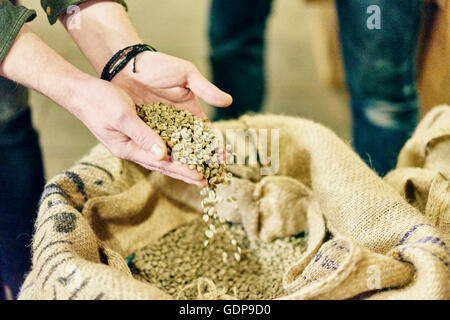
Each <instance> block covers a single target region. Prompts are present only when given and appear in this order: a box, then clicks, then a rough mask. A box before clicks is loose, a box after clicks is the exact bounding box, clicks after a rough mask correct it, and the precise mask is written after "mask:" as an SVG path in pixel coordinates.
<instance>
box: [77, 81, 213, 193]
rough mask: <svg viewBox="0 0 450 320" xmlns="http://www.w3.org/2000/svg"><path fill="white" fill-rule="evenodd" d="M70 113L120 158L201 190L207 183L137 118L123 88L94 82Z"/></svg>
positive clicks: (86, 84)
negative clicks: (196, 186)
mask: <svg viewBox="0 0 450 320" xmlns="http://www.w3.org/2000/svg"><path fill="white" fill-rule="evenodd" d="M88 82H89V83H85V86H84V88H85V89H84V90H83V94H82V95H81V96H80V95H77V97H76V99H74V100H75V101H76V106H72V107H71V108H70V110H71V111H72V112H73V113H74V114H75V116H77V117H78V118H79V119H80V120H81V121H82V122H83V123H84V124H85V125H86V126H87V127H88V128H89V130H90V131H91V132H92V133H93V134H94V135H95V136H96V137H97V139H98V140H99V141H100V142H101V143H102V144H103V145H105V147H106V148H108V150H109V151H110V152H111V153H112V154H113V155H115V156H116V157H118V158H121V159H126V160H130V161H133V162H135V163H138V164H140V165H141V166H143V167H145V168H147V169H150V170H155V171H159V172H161V173H163V174H165V175H168V176H170V177H173V178H175V179H179V180H183V181H185V182H187V183H191V184H196V185H198V186H200V187H203V186H205V185H206V180H205V179H204V177H203V176H202V175H201V174H199V173H198V172H197V171H196V170H192V169H189V167H188V166H187V165H185V164H182V163H180V162H175V161H173V160H172V159H171V158H170V157H169V156H168V154H167V148H166V145H165V143H164V142H163V141H162V139H161V137H160V136H159V135H158V134H157V133H155V132H154V131H153V130H151V129H150V128H149V127H148V126H147V125H146V124H145V123H144V122H143V121H142V120H141V119H140V118H139V117H138V116H137V114H136V110H135V104H134V101H133V100H132V99H131V98H130V97H129V96H128V95H127V94H126V93H125V92H124V91H123V90H122V89H120V88H118V87H116V86H115V85H113V84H111V83H108V82H106V81H103V80H98V79H90V80H88Z"/></svg>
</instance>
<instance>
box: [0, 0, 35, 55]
mask: <svg viewBox="0 0 450 320" xmlns="http://www.w3.org/2000/svg"><path fill="white" fill-rule="evenodd" d="M35 17H36V11H34V10H29V9H27V8H25V7H23V6H14V5H12V4H11V3H10V2H9V0H0V63H2V61H3V59H4V58H5V56H6V54H7V53H8V51H9V48H11V46H12V44H13V42H14V40H15V39H16V37H17V34H18V33H19V31H20V29H21V28H22V26H23V24H24V23H25V22H28V21H31V20H33V19H34V18H35Z"/></svg>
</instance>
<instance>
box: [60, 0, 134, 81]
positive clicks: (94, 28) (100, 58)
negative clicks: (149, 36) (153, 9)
mask: <svg viewBox="0 0 450 320" xmlns="http://www.w3.org/2000/svg"><path fill="white" fill-rule="evenodd" d="M79 7H80V9H81V11H80V13H78V14H79V15H80V16H79V17H78V18H77V19H78V21H79V22H80V28H71V27H70V24H71V20H70V19H71V15H68V14H66V15H63V16H61V22H62V23H63V25H64V26H65V28H66V29H67V31H68V32H69V33H70V35H71V36H72V38H73V39H74V41H75V42H76V43H77V45H78V46H79V48H80V49H81V51H82V52H83V53H84V55H85V56H86V57H87V58H88V60H89V61H90V63H91V65H92V66H93V67H94V69H95V71H96V72H97V74H99V75H100V74H101V72H102V69H103V67H104V66H105V64H106V63H107V62H108V60H109V59H110V58H111V57H112V56H113V55H114V54H115V53H116V52H117V51H119V50H120V49H123V48H125V47H127V46H130V45H134V44H137V43H141V42H142V40H141V39H140V38H139V36H138V34H137V32H136V29H135V28H134V26H133V25H132V23H131V21H130V19H129V17H128V14H127V13H126V11H125V9H124V7H123V6H122V5H121V4H120V3H117V2H115V1H108V0H91V1H87V2H84V3H82V4H80V5H79ZM72 18H73V17H72Z"/></svg>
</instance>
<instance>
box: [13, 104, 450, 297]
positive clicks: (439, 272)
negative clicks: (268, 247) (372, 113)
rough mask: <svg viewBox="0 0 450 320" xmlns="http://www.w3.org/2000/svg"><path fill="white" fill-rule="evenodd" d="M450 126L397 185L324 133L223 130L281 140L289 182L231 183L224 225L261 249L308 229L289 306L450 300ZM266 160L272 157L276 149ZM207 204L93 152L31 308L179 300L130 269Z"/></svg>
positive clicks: (78, 169) (47, 252)
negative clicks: (147, 248) (47, 302)
mask: <svg viewBox="0 0 450 320" xmlns="http://www.w3.org/2000/svg"><path fill="white" fill-rule="evenodd" d="M449 116H450V108H449V107H441V108H438V109H436V110H433V111H432V112H431V113H430V114H429V115H428V116H427V117H426V118H425V119H424V120H423V122H422V124H421V125H420V126H419V127H418V129H417V132H416V133H415V135H414V137H413V138H412V139H411V140H410V142H409V143H408V144H407V145H406V146H405V149H404V150H403V151H402V154H401V155H400V160H399V169H398V170H396V171H394V172H392V173H391V174H390V175H389V176H388V177H386V180H385V181H383V180H382V179H381V178H379V177H378V176H377V175H376V174H375V173H374V172H373V171H372V170H370V169H369V168H368V167H367V166H366V165H365V164H364V163H363V162H362V161H361V160H360V159H359V157H358V156H357V155H356V154H355V153H354V152H353V151H352V150H351V149H350V148H349V147H348V146H347V145H346V144H344V143H343V142H342V141H340V140H339V139H338V138H337V137H336V136H335V135H334V134H333V133H332V132H330V131H329V130H328V129H326V128H324V127H322V126H320V125H318V124H316V123H313V122H311V121H307V120H303V119H297V118H292V117H284V116H274V115H264V116H254V117H249V116H244V117H242V118H241V119H239V120H238V121H229V122H222V123H217V124H216V126H217V127H218V128H219V129H221V130H222V131H223V132H225V130H226V129H227V128H241V129H244V130H246V129H249V128H253V129H256V131H255V132H256V135H257V137H256V138H260V137H259V133H258V132H259V131H258V129H268V130H270V129H279V145H278V147H279V170H278V172H277V175H275V176H263V175H261V174H260V173H261V169H262V168H263V167H264V166H260V165H258V164H255V165H251V166H240V165H235V166H233V167H232V171H233V173H234V175H235V177H234V178H233V180H232V183H231V184H230V185H228V186H227V185H223V186H220V188H219V189H218V193H219V195H221V196H222V197H226V196H228V195H230V194H231V195H233V196H235V197H236V198H237V199H238V200H237V201H238V203H237V204H238V205H236V204H227V203H224V204H222V205H221V206H220V208H219V213H220V214H221V215H223V216H225V217H227V218H229V219H230V220H232V221H234V222H236V223H242V224H243V225H244V227H245V228H246V230H247V232H248V234H249V235H250V236H252V237H254V238H256V239H260V241H270V240H272V239H274V238H276V237H281V236H285V235H289V234H294V233H297V232H299V231H301V230H306V231H307V233H308V249H307V252H306V253H305V254H304V256H303V257H302V259H301V260H300V261H298V262H297V263H295V264H294V265H292V266H291V267H290V268H289V269H288V270H286V274H285V276H284V279H283V282H284V287H285V289H286V292H287V293H288V295H287V296H285V297H283V298H285V299H345V298H352V297H359V298H368V297H369V298H379V299H387V298H389V299H394V298H402V299H403V298H407V299H448V298H450V266H449V261H450V251H449V248H448V244H447V243H448V238H449V229H448V226H449V208H450V207H449V202H450V189H449V184H448V166H449V161H450V160H449V159H450V158H449V157H445V155H444V154H445V153H447V154H448V152H449V145H448V144H449V141H450V140H449V138H448V135H449V132H450V117H449ZM238 136H239V134H238ZM424 137H427V138H424ZM241 138H242V139H245V137H243V136H242V137H241ZM250 140H251V139H250ZM257 140H258V139H255V140H253V142H255V141H257ZM256 145H257V144H256ZM268 145H269V146H271V144H270V143H269V144H268ZM251 150H252V148H247V151H248V152H251ZM259 151H261V152H260V157H259V158H262V159H264V158H265V156H268V155H270V154H271V153H272V151H274V150H271V148H267V150H263V149H261V148H260V150H259ZM387 182H388V183H389V184H391V185H389V184H388V183H387ZM408 202H410V203H408ZM199 204H200V196H199V190H198V189H197V188H196V187H192V186H187V185H186V184H184V183H182V182H179V181H175V180H173V179H170V178H167V177H164V176H162V175H160V174H158V173H149V172H147V171H146V170H144V169H142V168H140V167H139V166H137V165H135V164H132V163H130V162H127V161H122V160H119V159H116V158H114V157H113V156H111V155H110V154H109V152H107V151H106V150H105V149H104V148H103V147H101V146H98V147H96V148H94V149H93V150H92V152H91V153H90V154H89V155H87V156H86V157H85V158H83V159H82V160H81V161H80V162H79V163H78V164H76V165H75V166H74V167H73V168H71V169H70V170H69V171H67V172H65V173H62V174H60V175H58V176H57V177H55V178H54V179H52V180H51V181H50V183H49V184H48V185H47V186H46V189H45V192H44V194H43V196H42V201H41V205H40V209H39V215H38V219H37V221H36V233H35V235H34V240H33V245H32V250H33V268H32V270H31V272H30V274H29V275H28V276H27V278H26V281H25V283H24V285H23V287H22V291H21V294H20V298H21V299H170V298H172V297H170V296H168V295H167V294H165V293H164V292H162V291H161V290H159V289H156V288H154V287H152V286H150V285H149V284H146V283H143V282H139V281H137V280H135V279H134V278H133V277H132V276H131V273H130V271H129V269H128V267H127V265H126V264H125V262H124V258H125V257H127V256H128V255H129V254H131V253H132V252H134V251H135V250H136V249H138V248H140V247H142V246H143V245H145V244H147V243H149V242H151V241H153V240H155V239H158V238H159V237H161V236H162V235H164V234H165V233H167V232H168V231H169V230H173V229H174V228H177V227H178V226H180V225H182V224H184V223H187V222H189V221H191V220H192V219H194V218H195V217H196V216H197V215H198V213H199V211H200V208H199ZM230 206H233V207H230ZM199 241H201V240H200V239H199ZM446 241H447V243H446ZM208 297H211V298H212V297H214V295H209V296H208ZM217 298H219V297H217Z"/></svg>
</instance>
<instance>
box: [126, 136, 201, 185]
mask: <svg viewBox="0 0 450 320" xmlns="http://www.w3.org/2000/svg"><path fill="white" fill-rule="evenodd" d="M127 148H128V152H127V153H128V157H127V159H128V160H130V161H133V162H136V163H137V164H140V165H141V166H143V167H144V168H147V169H150V170H154V171H159V172H161V173H163V174H165V175H168V176H171V177H173V178H175V179H178V180H182V181H185V182H187V183H190V184H196V185H198V186H200V187H203V186H205V185H206V180H205V178H204V176H203V175H202V174H200V173H199V172H198V171H196V170H192V169H190V168H189V167H188V166H187V165H185V164H182V163H181V162H177V161H173V160H172V159H170V158H167V159H164V160H160V161H153V160H151V159H149V156H148V152H146V151H145V150H142V149H139V147H138V146H137V145H136V144H135V143H134V142H133V141H129V142H128V147H127Z"/></svg>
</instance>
